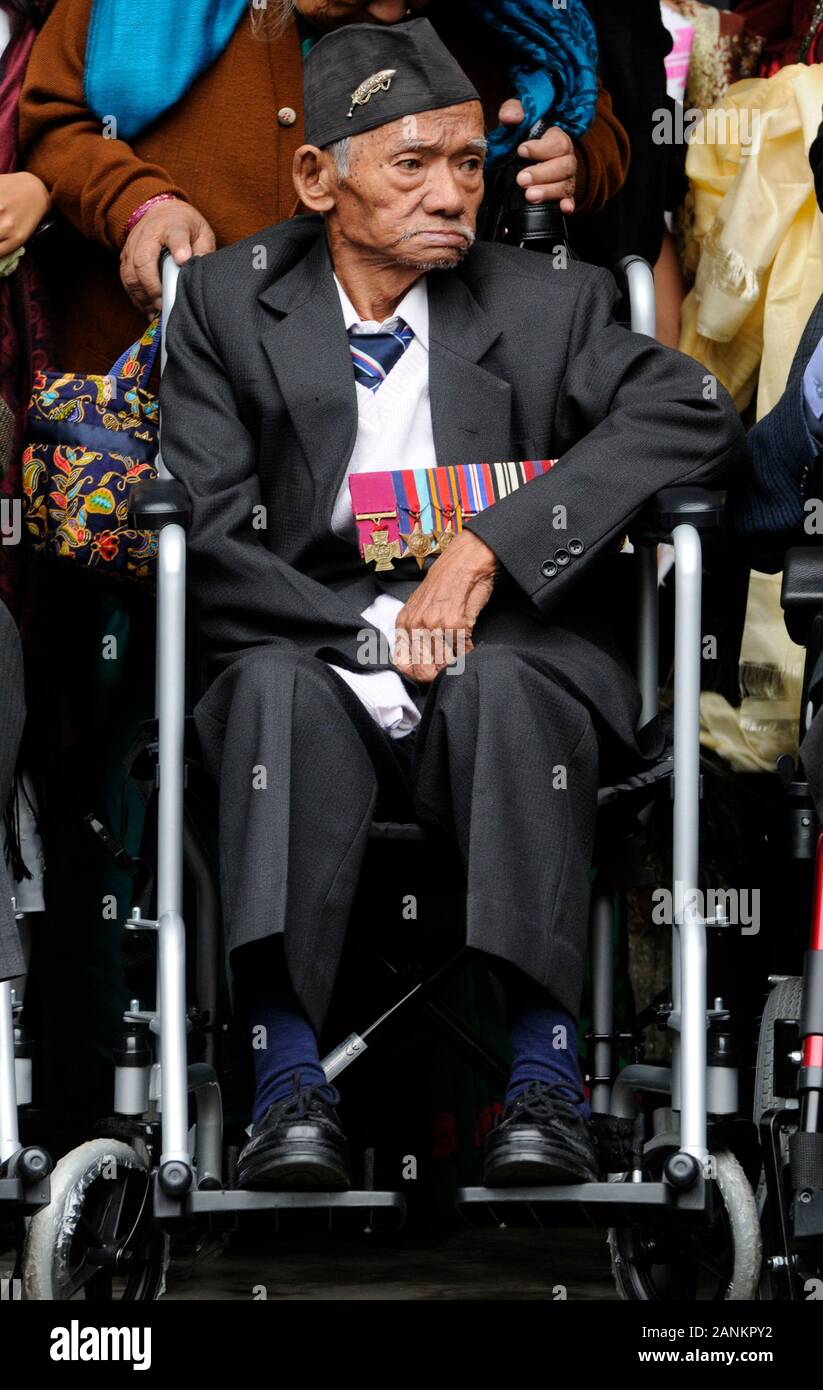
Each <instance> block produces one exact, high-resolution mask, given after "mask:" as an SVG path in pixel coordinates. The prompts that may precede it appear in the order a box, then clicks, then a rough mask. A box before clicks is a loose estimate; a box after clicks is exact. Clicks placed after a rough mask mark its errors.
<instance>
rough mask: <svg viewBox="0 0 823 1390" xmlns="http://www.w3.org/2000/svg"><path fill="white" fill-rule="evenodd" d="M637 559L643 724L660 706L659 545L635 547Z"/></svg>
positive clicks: (637, 664) (638, 666) (638, 664)
mask: <svg viewBox="0 0 823 1390" xmlns="http://www.w3.org/2000/svg"><path fill="white" fill-rule="evenodd" d="M636 559H637V649H636V650H637V655H636V659H635V670H636V672H637V684H638V686H639V687H640V695H641V697H642V705H641V709H640V725H641V727H642V726H643V725H644V724H648V722H649V720H650V719H654V717H655V715H656V714H657V712H658V708H659V695H658V681H659V679H660V676H659V666H660V657H659V655H658V652H659V642H660V632H659V625H660V611H659V609H660V605H659V600H658V592H657V545H656V544H654V543H653V544H650V545H641V544H638V545H637V547H636Z"/></svg>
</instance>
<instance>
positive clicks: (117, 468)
mask: <svg viewBox="0 0 823 1390" xmlns="http://www.w3.org/2000/svg"><path fill="white" fill-rule="evenodd" d="M159 345H160V317H159V315H158V317H157V318H156V319H154V320H153V321H152V322H151V323H150V324H149V326H148V328H147V329H146V331H145V333H144V334H143V337H142V338H141V339H140V341H139V342H137V343H134V344H133V345H132V346H131V347H130V348H128V349H127V350H126V352H124V353H123V355H122V357H120V358H119V359H118V360H117V362H115V364H114V366H113V367H112V369H111V371H110V372H109V373H108V375H106V376H87V377H82V376H73V375H72V374H70V373H62V374H61V373H58V372H37V373H36V374H35V378H34V389H33V393H32V398H31V401H30V403H29V414H28V436H27V444H26V446H25V448H24V451H23V508H24V512H25V517H26V525H27V527H28V531H29V534H30V535H31V537H32V541H33V544H34V547H35V549H36V550H42V551H45V552H46V553H47V554H50V555H54V556H58V557H61V558H67V559H72V560H74V561H75V562H77V563H78V564H81V565H84V566H86V568H88V569H93V570H96V571H98V572H100V573H104V574H107V575H117V576H119V577H121V578H127V579H139V580H146V579H150V578H152V576H153V572H154V562H155V557H156V554H157V537H156V535H154V534H152V533H151V532H147V531H135V530H134V529H133V528H132V527H130V526H129V521H128V506H129V492H130V490H131V488H132V486H133V484H135V483H138V482H141V481H142V480H143V479H146V478H154V477H156V468H155V465H154V458H155V455H156V453H157V442H158V420H159V416H158V401H157V397H156V396H153V395H152V394H151V393H150V392H149V391H147V390H146V389H145V387H144V385H143V383H144V382H146V381H148V379H149V377H150V376H151V370H152V366H153V364H154V359H155V357H156V355H157V349H158V347H159Z"/></svg>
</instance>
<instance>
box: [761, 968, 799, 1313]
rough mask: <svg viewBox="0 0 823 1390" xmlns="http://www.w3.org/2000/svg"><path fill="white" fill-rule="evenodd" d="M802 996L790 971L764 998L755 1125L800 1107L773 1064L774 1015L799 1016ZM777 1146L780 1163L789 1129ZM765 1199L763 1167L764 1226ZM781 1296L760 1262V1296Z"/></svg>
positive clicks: (780, 1286)
mask: <svg viewBox="0 0 823 1390" xmlns="http://www.w3.org/2000/svg"><path fill="white" fill-rule="evenodd" d="M802 998H803V981H802V979H801V978H800V976H799V975H791V976H789V978H788V979H785V980H780V981H779V982H778V983H777V984H776V985H775V986H774V989H772V991H771V992H770V994H769V997H768V999H767V1000H766V1006H765V1008H764V1010H763V1017H762V1018H761V1020H760V1033H759V1036H758V1039H757V1067H756V1071H755V1080H754V1122H755V1124H756V1125H757V1126H758V1127H759V1125H760V1119H761V1116H762V1115H765V1113H766V1111H767V1110H797V1111H799V1108H800V1107H799V1104H798V1101H797V1098H796V1097H789V1096H781V1095H779V1094H778V1091H777V1084H776V1081H775V1066H774V1063H775V1048H774V1023H775V1019H778V1018H799V1017H800V1005H801V1002H802ZM780 1150H781V1156H782V1161H783V1163H784V1164H786V1163H788V1155H789V1136H788V1133H781V1135H780ZM766 1203H767V1193H766V1175H765V1171H761V1174H760V1182H759V1183H758V1187H757V1208H758V1211H759V1212H760V1218H761V1224H762V1225H763V1227H764V1229H765V1228H766V1226H767V1224H768V1222H769V1213H768V1211H767V1207H766ZM780 1297H785V1281H780V1280H779V1279H778V1280H777V1281H776V1280H775V1278H774V1276H773V1275H772V1273H771V1272H770V1270H769V1268H768V1262H766V1263H765V1264H764V1266H763V1274H762V1277H761V1282H760V1298H761V1299H763V1300H771V1299H774V1298H780Z"/></svg>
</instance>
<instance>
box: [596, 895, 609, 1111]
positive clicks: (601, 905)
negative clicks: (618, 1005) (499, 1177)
mask: <svg viewBox="0 0 823 1390" xmlns="http://www.w3.org/2000/svg"><path fill="white" fill-rule="evenodd" d="M591 919H592V933H591V941H592V1032H593V1033H594V1034H595V1038H596V1039H597V1037H598V1036H599V1037H601V1038H606V1039H607V1041H603V1042H599V1041H595V1044H594V1047H593V1049H592V1062H593V1070H594V1076H595V1079H594V1080H593V1081H592V1086H591V1105H592V1112H593V1114H596V1115H604V1114H608V1110H609V1097H610V1095H611V1079H612V1076H613V1075H614V1047H613V1042H612V1034H613V1032H614V945H613V930H614V899H613V896H612V894H611V893H595V896H594V898H593V901H592V910H591ZM597 1077H608V1078H609V1079H608V1080H607V1081H598V1080H597V1079H596V1078H597Z"/></svg>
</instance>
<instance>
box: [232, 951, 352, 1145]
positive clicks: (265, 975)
mask: <svg viewBox="0 0 823 1390" xmlns="http://www.w3.org/2000/svg"><path fill="white" fill-rule="evenodd" d="M262 959H263V960H265V965H262V960H261V955H260V953H258V954H257V955H255V953H254V952H251V951H250V958H249V965H251V964H252V963H253V964H254V965H255V966H256V967H257V968H256V969H255V970H254V973H252V971H251V969H248V970H244V971H243V984H244V1013H245V1017H246V1026H247V1029H248V1037H249V1041H250V1042H251V1048H252V1057H253V1059H254V1075H255V1081H256V1085H255V1092H254V1105H253V1107H252V1116H251V1118H252V1124H257V1121H258V1120H260V1119H262V1117H263V1115H265V1113H266V1111H267V1110H268V1108H269V1106H270V1105H274V1103H275V1102H276V1101H278V1100H285V1099H286V1097H287V1096H289V1095H291V1094H292V1092H293V1091H294V1077H295V1074H298V1075H299V1078H300V1080H299V1083H298V1084H299V1088H300V1090H304V1089H305V1088H306V1087H308V1086H323V1085H325V1084H326V1073H325V1072H324V1071H323V1068H322V1066H321V1065H320V1054H319V1052H318V1050H317V1038H316V1036H315V1033H314V1029H313V1028H312V1026H311V1024H310V1023H309V1021H308V1019H307V1018H306V1015H305V1013H304V1011H303V1009H302V1007H301V1005H300V1003H299V1001H298V999H297V997H296V995H295V993H294V990H293V989H292V987H291V984H290V983H289V980H288V976H287V973H286V968H285V965H284V964H283V963H282V960H281V961H278V960H277V958H276V957H275V956H274V954H273V953H269V954H267V955H266V956H265V957H262ZM328 1096H329V1099H331V1097H332V1090H331V1088H329V1092H328Z"/></svg>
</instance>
